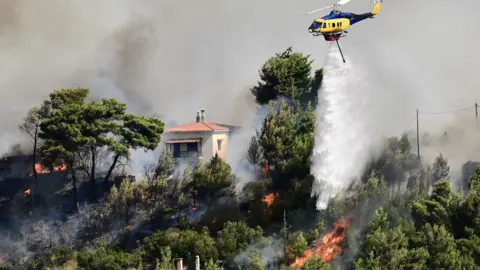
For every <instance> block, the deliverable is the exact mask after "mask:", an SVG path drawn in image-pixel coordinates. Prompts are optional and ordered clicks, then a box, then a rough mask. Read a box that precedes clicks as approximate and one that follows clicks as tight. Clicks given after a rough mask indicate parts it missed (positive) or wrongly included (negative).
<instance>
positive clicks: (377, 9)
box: [372, 0, 383, 15]
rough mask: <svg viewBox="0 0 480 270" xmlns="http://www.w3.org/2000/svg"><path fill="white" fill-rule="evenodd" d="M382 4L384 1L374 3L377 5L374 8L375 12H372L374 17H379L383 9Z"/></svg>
mask: <svg viewBox="0 0 480 270" xmlns="http://www.w3.org/2000/svg"><path fill="white" fill-rule="evenodd" d="M382 2H383V0H379V1H374V3H376V4H375V7H373V10H372V14H373V15H377V14H378V13H379V12H380V9H381V8H382Z"/></svg>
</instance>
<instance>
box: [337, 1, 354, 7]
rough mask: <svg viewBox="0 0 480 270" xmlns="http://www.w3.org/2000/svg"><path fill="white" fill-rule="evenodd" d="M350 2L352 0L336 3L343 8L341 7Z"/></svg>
mask: <svg viewBox="0 0 480 270" xmlns="http://www.w3.org/2000/svg"><path fill="white" fill-rule="evenodd" d="M350 1H352V0H340V1H338V2H337V5H339V6H343V5H345V4H347V3H348V2H350Z"/></svg>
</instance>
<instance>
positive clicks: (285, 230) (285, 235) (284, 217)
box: [283, 210, 288, 261]
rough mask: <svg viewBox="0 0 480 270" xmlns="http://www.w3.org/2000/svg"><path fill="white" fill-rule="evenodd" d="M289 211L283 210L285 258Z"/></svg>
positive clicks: (285, 253)
mask: <svg viewBox="0 0 480 270" xmlns="http://www.w3.org/2000/svg"><path fill="white" fill-rule="evenodd" d="M287 229H288V227H287V211H285V210H283V252H284V255H285V257H284V259H285V261H286V260H287Z"/></svg>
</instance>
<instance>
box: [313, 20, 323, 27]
mask: <svg viewBox="0 0 480 270" xmlns="http://www.w3.org/2000/svg"><path fill="white" fill-rule="evenodd" d="M312 27H313V28H320V27H322V23H321V22H317V21H314V22H313V24H312Z"/></svg>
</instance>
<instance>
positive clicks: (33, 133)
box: [19, 102, 51, 206]
mask: <svg viewBox="0 0 480 270" xmlns="http://www.w3.org/2000/svg"><path fill="white" fill-rule="evenodd" d="M50 113H51V104H50V103H49V102H44V103H43V104H42V106H40V107H39V108H37V107H34V108H32V109H30V110H29V111H28V113H27V116H26V117H25V118H24V119H23V122H22V124H21V125H20V126H19V128H20V130H21V131H22V132H24V133H26V134H28V136H29V137H30V138H31V140H32V156H33V157H32V168H31V170H32V173H33V177H34V179H35V189H34V190H33V192H34V194H33V196H32V198H33V204H34V206H35V197H38V193H39V186H38V173H37V170H36V168H35V166H36V163H37V160H38V153H37V152H38V146H39V143H40V141H39V140H40V138H39V137H38V134H39V133H40V124H41V122H42V120H43V119H44V118H45V117H47V116H49V114H50Z"/></svg>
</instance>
